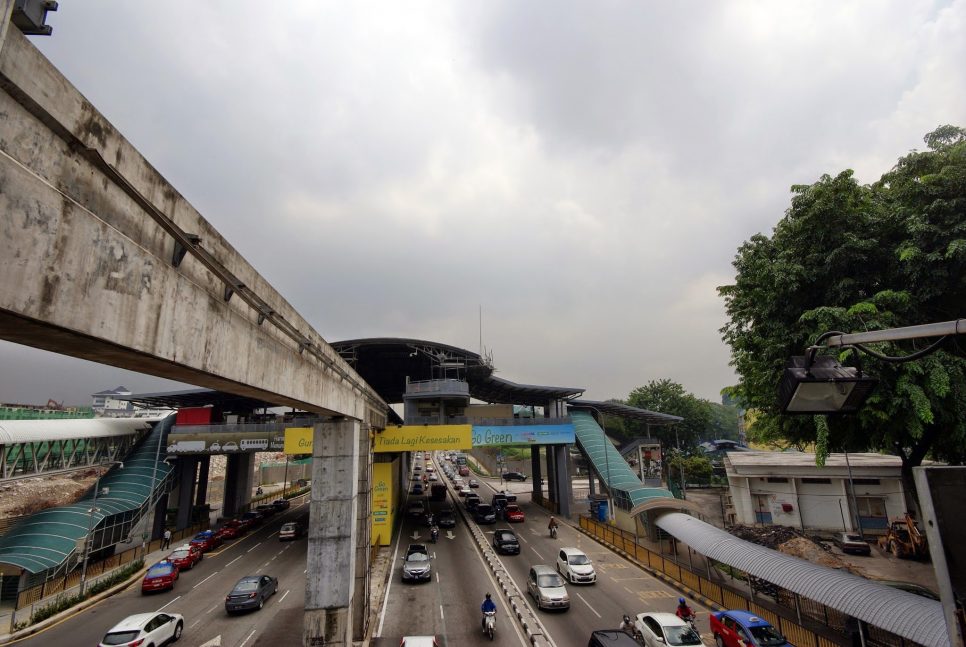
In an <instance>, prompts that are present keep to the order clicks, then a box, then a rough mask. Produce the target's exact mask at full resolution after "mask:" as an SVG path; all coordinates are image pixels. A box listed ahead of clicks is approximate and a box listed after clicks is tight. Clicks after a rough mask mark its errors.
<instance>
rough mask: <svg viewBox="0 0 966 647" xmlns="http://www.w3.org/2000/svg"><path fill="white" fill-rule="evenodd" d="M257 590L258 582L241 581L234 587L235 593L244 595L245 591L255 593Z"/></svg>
mask: <svg viewBox="0 0 966 647" xmlns="http://www.w3.org/2000/svg"><path fill="white" fill-rule="evenodd" d="M256 589H258V582H257V581H255V580H242V581H241V582H239V583H238V584H236V585H235V591H236V592H238V593H244V592H246V591H255V590H256Z"/></svg>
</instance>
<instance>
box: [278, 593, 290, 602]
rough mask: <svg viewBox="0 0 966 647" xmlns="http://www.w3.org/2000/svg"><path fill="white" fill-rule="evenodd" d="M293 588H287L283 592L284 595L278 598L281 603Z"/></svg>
mask: <svg viewBox="0 0 966 647" xmlns="http://www.w3.org/2000/svg"><path fill="white" fill-rule="evenodd" d="M291 590H292V589H285V593H283V594H282V597H280V598H279V599H278V603H279V604H281V603H282V600H284V599H285V596H286V595H288V594H289V591H291Z"/></svg>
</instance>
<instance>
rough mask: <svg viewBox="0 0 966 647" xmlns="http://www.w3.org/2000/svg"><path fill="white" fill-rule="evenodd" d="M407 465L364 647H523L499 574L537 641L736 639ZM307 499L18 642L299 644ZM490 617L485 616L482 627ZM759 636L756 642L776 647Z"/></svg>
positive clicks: (544, 528)
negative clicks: (531, 622)
mask: <svg viewBox="0 0 966 647" xmlns="http://www.w3.org/2000/svg"><path fill="white" fill-rule="evenodd" d="M415 456H418V458H416V457H415ZM415 456H414V459H413V461H412V463H411V464H412V471H411V474H410V486H409V488H408V492H407V494H406V496H405V499H404V502H403V505H402V508H401V513H402V515H403V519H402V521H401V523H400V524H399V526H398V530H397V533H398V534H397V537H396V540H395V542H394V543H393V548H392V553H391V558H390V559H391V562H390V564H389V569H388V573H387V574H386V578H387V579H386V586H385V590H384V595H383V596H382V600H381V601H377V602H380V603H381V606H379V607H378V608H375V609H374V610H373V611H374V612H375V620H374V626H373V628H372V636H373V640H372V643H371V644H372V645H375V646H382V647H388V646H392V647H396V646H397V645H407V644H409V645H413V644H420V643H425V644H429V645H432V644H434V642H433V641H435V644H436V645H442V646H456V645H470V646H472V645H482V644H486V643H489V642H490V641H491V640H497V639H499V641H500V642H501V643H503V644H519V645H521V646H522V645H529V644H530V641H529V639H528V636H527V634H526V633H525V630H524V628H523V627H522V626H521V624H520V623H519V622H518V621H517V619H516V618H515V617H514V614H513V612H512V611H511V610H510V607H509V603H508V600H507V598H506V596H505V595H504V593H503V592H502V589H501V588H500V587H499V586H498V584H497V580H496V578H495V575H494V573H495V572H497V571H499V572H500V573H501V577H504V578H508V579H509V580H510V581H512V583H513V585H514V586H515V589H516V591H518V592H519V595H520V598H519V599H517V600H516V602H517V605H518V607H519V605H521V604H523V605H527V607H528V608H529V611H530V612H531V615H532V616H533V617H534V618H536V624H538V625H539V627H538V628H537V630H538V631H540V632H541V633H543V635H544V636H546V637H547V638H549V639H550V640H551V641H552V643H553V644H555V645H559V646H561V647H562V646H564V645H581V646H583V645H587V644H591V645H592V644H607V645H617V647H620V645H621V644H637V645H646V646H647V647H688V646H691V645H702V644H704V645H708V646H711V645H715V644H716V642H718V641H716V637H717V638H718V639H719V640H720V643H719V646H718V647H728V645H729V641H730V642H735V641H737V640H738V639H737V638H735V641H731V640H730V638H729V636H731V637H737V636H739V635H743V634H740V633H739V630H740V627H739V626H738V625H737V624H736V623H737V621H736V620H735V619H734V618H728V619H725V618H711V617H710V616H709V613H708V610H707V609H705V608H703V607H701V606H700V605H698V604H697V603H696V602H695V601H693V600H686V601H685V604H684V607H685V608H687V609H689V610H691V611H693V612H694V617H693V618H685V619H682V618H681V617H680V615H681V614H680V612H679V606H680V604H679V599H680V597H681V596H680V594H679V592H678V591H677V590H676V589H674V588H672V587H670V586H669V585H667V584H665V583H664V582H663V581H661V580H659V579H657V578H655V577H652V576H651V575H650V574H648V573H647V572H645V571H643V570H641V569H640V568H639V567H637V566H635V565H634V564H632V563H630V562H629V561H627V560H625V559H624V558H623V557H621V556H620V555H618V554H616V553H614V552H612V551H610V550H609V549H607V548H605V547H604V546H602V545H600V544H598V543H597V542H595V541H594V540H592V539H590V538H589V537H587V536H586V535H584V534H583V533H581V532H579V531H578V530H577V529H575V528H574V527H573V526H571V525H570V524H569V523H566V522H563V521H561V520H559V519H556V520H554V521H555V522H556V528H555V531H556V532H555V536H552V535H551V528H550V526H551V525H553V524H551V519H552V517H551V515H550V514H548V513H547V511H546V510H545V509H543V508H542V507H541V506H539V505H535V504H533V503H531V501H530V495H529V484H527V483H526V481H523V482H506V481H504V480H500V479H498V478H491V477H479V476H474V477H473V478H472V479H470V478H468V475H465V476H461V475H460V470H459V469H458V466H456V465H454V464H453V463H451V462H450V460H449V457H448V456H447V455H445V454H444V453H442V452H439V453H436V454H434V455H431V454H423V453H422V452H419V453H418V454H417V455H415ZM521 476H523V475H521ZM431 477H435V478H431ZM306 503H307V497H305V496H303V497H301V498H298V499H295V500H293V501H292V502H291V504H290V505H289V506H286V505H283V504H279V505H278V506H272V507H273V508H274V509H273V510H272V511H271V513H268V514H269V516H266V515H265V514H261V513H260V514H249V515H248V516H245V515H243V516H242V518H240V519H238V520H233V521H229V522H226V523H224V524H223V525H222V526H221V528H219V529H218V530H215V531H206V532H204V533H199V535H198V536H196V537H195V538H194V539H192V540H191V541H189V542H187V543H185V544H184V545H175V546H172V547H171V548H170V550H168V551H165V552H166V553H167V554H166V555H158V557H164V558H165V559H163V561H161V563H160V564H159V565H157V566H154V567H152V568H150V569H149V570H148V573H147V575H146V576H145V578H144V580H143V581H142V582H141V583H139V584H135V585H131V586H129V587H128V588H127V589H125V590H124V591H122V592H121V593H119V594H116V595H114V596H111V597H108V598H106V599H105V600H102V601H101V602H99V603H97V604H96V605H94V606H92V607H90V608H88V609H85V610H83V611H79V612H78V613H76V614H73V615H71V616H70V617H68V618H66V619H64V620H62V621H60V622H59V623H57V624H55V625H53V626H51V627H48V628H47V629H45V630H43V631H41V632H39V633H37V634H35V635H33V636H31V637H29V638H25V639H23V640H21V641H19V643H18V644H22V645H41V644H43V645H49V644H57V645H114V646H116V645H134V644H138V645H144V646H147V645H152V644H153V645H155V647H159V646H160V645H161V644H165V643H166V642H174V641H180V642H181V643H183V644H187V645H192V646H195V647H216V646H221V645H226V646H227V645H232V646H234V647H250V646H253V645H259V644H269V643H272V644H301V640H302V624H303V607H304V591H305V580H306V570H305V569H306V559H305V557H306V543H305V536H306V528H307V521H308V519H307V516H308V506H307V505H306ZM265 512H266V511H263V513H265ZM484 553H487V556H488V557H489V561H488V560H487V559H486V558H485V557H484ZM347 576H348V574H347ZM487 594H490V599H489V600H488V599H487ZM485 609H491V610H493V611H495V613H493V614H491V617H490V623H489V624H487V622H485V620H486V617H485V616H484V610H485ZM676 612H677V613H676ZM624 616H626V620H625V621H624V622H625V624H624V627H623V629H624V631H623V632H619V631H618V630H619V629H620V628H621V624H622V619H623V618H624ZM736 617H737V616H736ZM740 619H742V620H744V621H746V624H749V626H748V628H746V629H744V630H743V631H744V632H745V633H746V634H749V633H751V632H759V633H762V632H764V633H767V632H768V629H760V628H759V627H758V625H755V624H754V622H756V621H757V622H762V621H761V620H760V619H748V618H743V617H742V618H740ZM765 624H767V623H765ZM714 627H718V629H717V630H713V628H714ZM534 630H535V629H534V628H533V627H532V626H531V627H530V628H529V631H530V633H533V632H534ZM595 632H596V633H595ZM601 632H604V633H601ZM617 633H620V636H618V635H617ZM763 635H764V634H763ZM768 635H769V636H770V637H769V638H768V641H766V642H763V643H762V644H763V645H767V646H768V647H778V645H781V644H783V643H782V642H781V640H783V639H781V637H780V636H778V637H777V638H776V637H775V636H771V635H770V634H768ZM416 638H421V640H415V639H416ZM615 639H616V640H619V641H624V640H630V641H631V643H621V642H615ZM139 640H141V641H142V642H140V643H139V642H138V641H139ZM776 641H778V642H776ZM732 647H741V644H739V643H738V642H735V644H734V645H733V646H732Z"/></svg>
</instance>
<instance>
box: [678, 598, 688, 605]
mask: <svg viewBox="0 0 966 647" xmlns="http://www.w3.org/2000/svg"><path fill="white" fill-rule="evenodd" d="M678 604H687V602H685V601H684V598H678Z"/></svg>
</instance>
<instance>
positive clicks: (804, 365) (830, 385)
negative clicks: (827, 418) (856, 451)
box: [778, 355, 879, 415]
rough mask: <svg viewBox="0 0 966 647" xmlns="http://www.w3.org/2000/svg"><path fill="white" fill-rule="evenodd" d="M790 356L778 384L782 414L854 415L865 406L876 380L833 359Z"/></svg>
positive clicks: (824, 356)
mask: <svg viewBox="0 0 966 647" xmlns="http://www.w3.org/2000/svg"><path fill="white" fill-rule="evenodd" d="M809 359H810V358H809V357H804V356H800V357H792V358H791V359H790V360H789V361H788V365H787V366H786V367H785V371H784V373H783V374H782V380H781V383H780V384H779V385H778V404H779V406H780V407H781V410H782V413H788V414H801V415H816V414H829V413H855V412H857V411H858V410H859V409H861V408H862V405H863V404H865V400H866V398H868V397H869V395H870V394H871V393H872V390H873V389H874V388H875V385H876V384H878V382H879V381H878V380H877V379H876V378H874V377H871V376H869V375H863V374H862V373H861V371H859V370H858V369H856V368H853V367H851V366H842V365H841V364H839V363H838V362H837V361H835V359H834V358H832V357H829V356H827V355H818V356H816V357H815V358H814V359H813V360H812V361H809Z"/></svg>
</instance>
